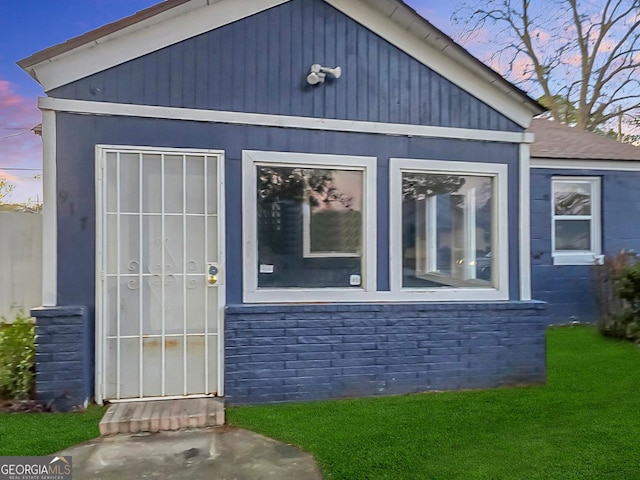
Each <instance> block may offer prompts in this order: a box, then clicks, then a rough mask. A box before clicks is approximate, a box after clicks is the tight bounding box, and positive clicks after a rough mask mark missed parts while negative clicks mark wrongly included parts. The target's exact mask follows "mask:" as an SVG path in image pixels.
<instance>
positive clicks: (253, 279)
mask: <svg viewBox="0 0 640 480" xmlns="http://www.w3.org/2000/svg"><path fill="white" fill-rule="evenodd" d="M262 164H267V165H274V166H305V165H309V166H312V167H326V168H328V169H341V170H357V171H362V172H363V185H362V187H363V191H362V219H363V223H362V236H363V238H362V272H361V288H339V287H335V288H295V287H293V288H262V289H260V288H258V232H257V210H256V203H257V192H256V181H257V175H256V168H255V167H256V165H262ZM376 170H377V158H376V157H365V156H354V155H329V154H315V153H297V152H276V151H260V150H243V151H242V227H243V242H242V248H243V254H244V262H243V268H242V278H243V301H244V302H245V303H282V302H318V301H320V302H353V301H359V300H363V301H364V300H368V301H371V299H372V297H373V296H375V293H376V287H377V286H376V280H377V272H376V264H377V233H376V232H377V225H376V214H377V198H376V191H377V189H376V182H377V177H376Z"/></svg>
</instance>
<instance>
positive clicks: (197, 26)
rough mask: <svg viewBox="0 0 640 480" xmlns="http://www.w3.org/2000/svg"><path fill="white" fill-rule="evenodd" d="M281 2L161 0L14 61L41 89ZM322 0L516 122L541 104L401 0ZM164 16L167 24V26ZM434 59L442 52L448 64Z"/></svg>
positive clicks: (525, 119)
mask: <svg viewBox="0 0 640 480" xmlns="http://www.w3.org/2000/svg"><path fill="white" fill-rule="evenodd" d="M287 1H289V0H245V1H241V0H165V1H164V2H161V3H159V4H157V5H155V6H152V7H150V8H147V9H145V10H142V11H140V12H138V13H136V14H134V15H132V16H129V17H126V18H124V19H122V20H119V21H117V22H114V23H111V24H108V25H105V26H103V27H100V28H98V29H96V30H93V31H91V32H88V33H85V34H84V35H81V36H79V37H76V38H74V39H71V40H69V41H67V42H64V43H61V44H59V45H55V46H52V47H50V48H47V49H45V50H42V51H41V52H38V53H35V54H33V55H31V56H30V57H28V58H25V59H23V60H20V61H19V62H18V65H19V66H20V67H21V68H23V69H24V70H25V71H27V72H28V73H29V74H30V75H31V76H33V77H34V78H35V79H36V80H37V81H38V82H39V83H40V84H41V85H42V86H43V87H44V89H45V91H49V90H52V89H54V88H56V87H59V86H62V85H65V84H67V83H71V82H72V81H75V80H78V79H80V78H84V77H86V76H89V75H91V74H93V73H97V72H98V71H102V70H106V69H107V68H110V67H113V66H116V65H119V64H121V63H124V62H126V61H128V60H132V59H134V58H137V57H139V56H142V55H144V54H147V53H151V52H153V51H156V50H159V49H160V48H163V47H165V46H168V45H170V44H172V43H177V42H179V41H182V40H186V39H187V38H191V37H194V36H196V35H199V34H201V33H204V32H205V31H208V30H211V29H214V28H217V27H220V26H222V25H225V24H227V23H231V22H232V21H236V20H239V19H241V18H244V17H246V16H249V15H252V14H255V13H258V12H260V11H263V10H266V9H268V8H272V7H274V6H277V5H280V4H282V3H286V2H287ZM324 1H326V2H327V3H328V4H330V5H332V6H333V7H335V8H336V9H338V10H340V11H342V12H343V13H345V14H346V15H348V16H350V17H352V18H353V19H354V20H356V21H358V22H359V23H361V24H363V25H364V26H365V27H367V28H370V29H371V30H373V31H375V32H376V33H378V34H379V35H381V36H383V38H385V39H386V40H388V41H390V42H391V43H393V44H394V45H396V46H397V47H398V48H400V49H401V50H404V51H405V52H407V53H408V54H409V55H412V56H414V57H415V58H417V59H418V60H419V61H422V63H424V64H425V65H427V66H428V67H430V68H432V69H433V70H435V71H437V72H438V73H440V74H441V75H443V76H444V77H445V78H447V79H448V80H450V81H452V82H454V83H456V84H458V85H459V86H460V87H461V88H463V89H465V90H467V91H468V92H469V93H471V94H472V95H475V96H476V97H478V98H479V99H480V100H481V101H484V102H485V103H487V104H488V105H491V106H492V107H494V108H496V109H497V110H499V111H501V113H503V114H505V115H506V116H508V117H509V118H511V119H512V120H514V121H515V122H516V123H519V124H520V125H522V126H524V127H527V126H528V124H529V120H530V117H531V116H532V115H536V114H539V113H542V112H543V111H544V110H545V109H544V107H542V106H541V105H540V104H539V103H538V102H536V101H535V100H533V99H532V98H530V97H529V96H528V95H527V94H526V93H525V92H524V91H522V90H520V89H519V88H518V87H516V86H514V85H513V84H511V83H510V82H508V81H507V80H506V79H504V78H503V77H502V76H501V75H499V74H498V73H496V72H495V71H493V70H492V69H491V68H489V67H488V66H487V65H485V64H484V63H482V62H480V61H479V60H478V59H476V58H475V57H474V56H472V55H471V54H470V53H469V52H467V51H466V50H465V49H464V48H462V47H461V46H459V45H458V44H456V43H455V42H454V41H453V40H452V39H451V38H450V37H448V36H447V35H445V34H444V33H443V32H442V31H440V30H439V29H437V28H436V27H435V26H434V25H432V24H431V23H429V22H428V21H427V20H425V19H424V18H423V17H422V16H420V14H418V13H417V12H416V11H415V10H413V9H412V8H411V7H409V6H408V5H407V4H406V3H404V2H403V1H401V0H359V1H356V0H324ZM389 20H391V22H389ZM169 21H173V23H172V26H174V27H175V28H170V27H168V26H167V24H168V22H169ZM385 23H386V24H389V25H386V26H385V25H384V24H385ZM154 29H155V30H154ZM407 33H408V34H410V36H411V37H410V38H407V36H406V35H407ZM420 48H422V49H423V52H422V54H420V53H421V52H420V51H419V49H420ZM97 49H101V50H100V51H98V50H97ZM421 57H422V58H421ZM438 57H446V58H447V59H449V63H450V64H451V65H444V63H445V62H443V61H442V60H441V59H439V58H438ZM460 67H462V68H463V69H464V71H466V72H467V74H466V75H465V74H463V72H462V71H460ZM474 83H475V84H478V85H474ZM495 90H499V91H500V92H501V94H502V95H506V97H507V98H508V99H509V101H510V102H511V103H512V104H515V105H512V106H509V105H505V104H504V102H502V101H500V100H497V99H496V98H495V94H492V93H491V91H495Z"/></svg>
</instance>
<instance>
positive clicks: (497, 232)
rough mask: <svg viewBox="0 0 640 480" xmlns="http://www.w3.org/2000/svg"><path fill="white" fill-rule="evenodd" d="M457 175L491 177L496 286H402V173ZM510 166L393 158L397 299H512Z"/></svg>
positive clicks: (391, 201)
mask: <svg viewBox="0 0 640 480" xmlns="http://www.w3.org/2000/svg"><path fill="white" fill-rule="evenodd" d="M403 172H416V173H435V174H448V173H455V174H461V175H472V176H473V175H475V176H491V177H492V178H493V180H494V182H493V192H494V198H495V201H494V202H493V216H494V218H495V222H494V223H493V228H492V238H493V239H494V240H493V242H494V245H493V246H492V250H491V251H492V252H496V253H497V255H495V254H494V255H495V258H494V260H493V261H494V262H495V263H494V264H493V266H494V268H495V277H494V278H495V286H493V287H479V288H467V287H465V288H458V287H452V288H446V287H445V288H442V287H438V288H406V287H403V286H402V173H403ZM508 173H509V171H508V166H507V165H505V164H498V163H480V162H478V163H475V162H457V161H443V160H418V159H409V158H391V159H390V160H389V182H390V186H389V195H390V197H389V230H390V238H389V257H390V258H389V264H390V271H389V276H390V278H389V280H390V287H391V293H392V295H393V296H394V297H397V298H398V299H402V300H406V301H418V300H420V301H434V302H436V301H481V300H492V301H495V300H508V299H509V208H508V200H509V198H508V194H509V191H508V180H509V178H508Z"/></svg>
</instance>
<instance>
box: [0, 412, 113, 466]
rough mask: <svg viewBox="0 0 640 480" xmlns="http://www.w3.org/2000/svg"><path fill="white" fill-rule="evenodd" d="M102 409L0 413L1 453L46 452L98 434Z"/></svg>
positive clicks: (60, 448) (55, 450)
mask: <svg viewBox="0 0 640 480" xmlns="http://www.w3.org/2000/svg"><path fill="white" fill-rule="evenodd" d="M104 411H105V409H104V408H103V407H98V406H95V405H92V406H90V407H89V408H88V409H87V410H85V411H84V412H74V413H0V456H3V455H49V454H51V453H53V452H57V451H59V450H62V449H64V448H67V447H70V446H71V445H75V444H77V443H80V442H84V441H85V440H89V439H91V438H95V437H97V436H98V435H100V432H99V431H98V423H99V422H100V419H101V418H102V415H103V414H104Z"/></svg>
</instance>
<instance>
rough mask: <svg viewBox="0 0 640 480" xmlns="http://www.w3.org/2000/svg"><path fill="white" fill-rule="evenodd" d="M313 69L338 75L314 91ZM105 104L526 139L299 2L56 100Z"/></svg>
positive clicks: (341, 19)
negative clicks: (331, 69) (333, 69)
mask: <svg viewBox="0 0 640 480" xmlns="http://www.w3.org/2000/svg"><path fill="white" fill-rule="evenodd" d="M313 63H321V64H323V65H326V66H336V65H340V66H341V67H342V68H343V76H342V78H340V79H339V80H337V81H331V80H328V81H327V83H325V84H324V85H320V86H317V87H311V86H309V85H307V83H306V81H305V78H306V75H307V74H308V72H309V67H310V66H311V64H313ZM48 93H49V95H50V96H53V97H59V98H72V99H79V100H92V101H101V102H115V103H133V104H144V105H161V106H171V107H186V108H200V109H213V110H228V111H241V112H257V113H267V114H280V115H296V116H305V117H322V118H336V119H347V120H364V121H373V122H392V123H410V124H419V125H434V126H445V127H460V128H474V129H490V130H504V131H521V130H522V129H521V128H520V127H519V126H518V125H516V124H515V123H514V122H512V121H511V120H509V119H507V118H506V117H504V116H503V115H501V114H500V113H499V112H497V111H496V110H494V109H492V108H491V107H489V106H487V105H486V104H484V103H482V102H481V101H479V100H478V99H477V98H475V97H473V96H472V95H470V94H469V93H467V92H466V91H464V90H462V89H460V88H459V87H457V86H456V85H455V84H454V83H452V82H451V81H449V80H447V79H445V78H444V77H442V76H441V75H439V74H437V73H435V72H434V71H433V70H431V69H429V68H427V67H425V66H424V65H422V64H421V63H419V62H418V61H417V60H415V59H413V58H412V57H410V56H408V55H406V54H405V53H404V52H402V51H400V50H399V49H397V48H396V47H394V46H393V45H391V44H389V43H388V42H386V41H385V40H383V39H382V38H380V37H379V36H377V35H376V34H374V33H372V32H371V31H369V30H367V29H365V28H364V27H363V26H362V25H360V24H358V23H356V22H355V21H353V20H351V19H350V18H349V17H347V16H345V15H344V14H342V13H341V12H339V11H338V10H336V9H334V8H333V7H331V6H330V5H328V4H326V3H325V2H324V1H322V0H292V1H291V2H288V3H286V4H283V5H280V6H278V7H275V8H272V9H270V10H267V11H265V12H262V13H260V14H257V15H253V16H251V17H248V18H246V19H243V20H240V21H238V22H235V23H232V24H230V25H227V26H224V27H221V28H219V29H217V30H214V31H211V32H208V33H205V34H202V35H199V36H197V37H194V38H191V39H188V40H185V41H183V42H181V43H178V44H175V45H172V46H170V47H167V48H164V49H162V50H159V51H157V52H154V53H151V54H148V55H146V56H143V57H141V58H138V59H134V60H131V61H129V62H127V63H124V64H122V65H119V66H116V67H113V68H110V69H108V70H105V71H103V72H100V73H97V74H95V75H91V76H89V77H87V78H84V79H81V80H78V81H76V82H73V83H71V84H69V85H65V86H62V87H59V88H56V89H54V90H51V91H50V92H48Z"/></svg>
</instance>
